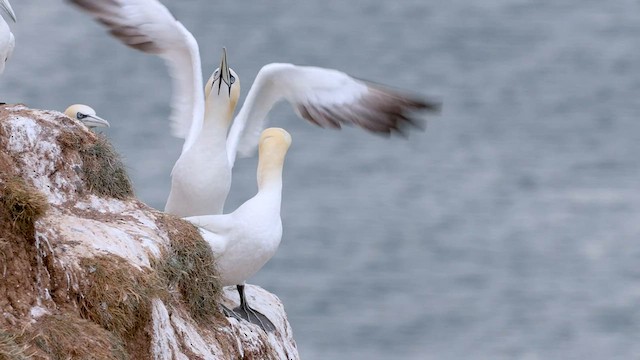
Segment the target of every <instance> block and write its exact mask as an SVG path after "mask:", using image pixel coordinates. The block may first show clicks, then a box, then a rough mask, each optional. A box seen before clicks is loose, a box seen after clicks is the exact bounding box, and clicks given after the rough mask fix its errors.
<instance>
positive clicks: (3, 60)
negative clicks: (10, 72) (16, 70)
mask: <svg viewBox="0 0 640 360" xmlns="http://www.w3.org/2000/svg"><path fill="white" fill-rule="evenodd" d="M0 8H2V10H4V11H5V12H6V13H7V15H9V17H11V20H13V22H16V14H15V13H14V12H13V9H12V8H11V4H9V0H0ZM15 46H16V39H15V37H14V36H13V33H12V32H11V30H10V29H9V25H8V24H7V22H6V21H4V19H3V18H2V17H0V74H2V73H3V72H4V68H5V66H6V64H7V61H8V60H9V58H10V57H11V55H12V54H13V48H14V47H15Z"/></svg>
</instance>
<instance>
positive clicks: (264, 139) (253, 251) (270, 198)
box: [185, 128, 291, 330]
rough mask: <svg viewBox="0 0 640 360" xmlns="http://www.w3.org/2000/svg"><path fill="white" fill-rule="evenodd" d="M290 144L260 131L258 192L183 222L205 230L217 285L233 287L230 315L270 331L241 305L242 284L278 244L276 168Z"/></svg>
mask: <svg viewBox="0 0 640 360" xmlns="http://www.w3.org/2000/svg"><path fill="white" fill-rule="evenodd" d="M290 145H291V136H290V135H289V133H288V132H286V131H285V130H284V129H280V128H269V129H266V130H264V131H263V132H262V136H261V137H260V140H259V153H258V171H257V180H258V193H257V194H256V195H255V196H254V197H252V198H251V199H249V200H247V201H246V202H245V203H244V204H242V205H241V206H240V207H238V209H236V210H235V211H234V212H232V213H230V214H225V215H205V216H191V217H187V218H185V220H188V221H190V222H192V223H193V224H195V225H197V226H199V227H201V228H203V229H204V230H206V231H203V232H202V235H203V238H204V239H205V240H206V241H207V242H209V244H210V245H211V247H212V250H213V252H214V254H215V255H216V266H217V268H218V271H219V273H220V281H221V284H222V285H223V286H230V285H236V286H237V289H238V293H239V294H240V306H239V307H238V308H236V309H234V310H233V312H234V313H236V314H239V315H240V316H241V317H242V318H244V319H245V320H248V321H250V322H253V323H257V324H258V325H261V326H262V327H263V329H265V330H272V329H273V328H274V327H273V324H272V323H271V321H270V320H269V319H268V318H267V317H266V316H264V315H262V314H260V313H259V312H257V311H255V310H253V309H252V308H251V307H250V306H249V305H248V304H247V300H246V297H245V296H244V283H245V281H246V280H247V279H248V278H250V277H251V276H253V275H254V274H255V273H257V272H258V271H259V270H260V269H261V268H262V267H263V266H264V265H265V264H266V263H267V261H269V259H271V257H272V256H273V255H274V254H275V252H276V250H277V249H278V245H279V244H280V240H281V238H282V221H281V219H280V205H281V199H282V168H283V165H284V158H285V155H286V154H287V150H288V149H289V146H290Z"/></svg>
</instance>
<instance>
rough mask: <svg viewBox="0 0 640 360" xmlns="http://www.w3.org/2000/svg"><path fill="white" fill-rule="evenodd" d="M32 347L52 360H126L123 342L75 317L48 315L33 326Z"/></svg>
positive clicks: (95, 325)
mask: <svg viewBox="0 0 640 360" xmlns="http://www.w3.org/2000/svg"><path fill="white" fill-rule="evenodd" d="M29 338H30V339H29V343H30V344H33V346H34V350H35V351H36V354H37V355H45V356H46V358H48V359H54V360H66V359H105V360H125V359H129V358H130V357H129V354H128V353H127V351H126V350H125V347H124V344H123V342H122V340H120V339H119V338H118V337H117V336H115V335H114V334H113V333H111V332H109V331H107V330H105V329H103V328H102V327H100V326H99V325H97V324H94V323H93V322H91V321H89V320H85V319H82V318H79V317H77V316H73V315H44V316H42V317H41V318H40V319H38V322H37V323H35V324H33V325H32V330H31V331H30V334H29ZM42 353H43V354H42Z"/></svg>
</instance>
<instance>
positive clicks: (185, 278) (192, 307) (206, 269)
mask: <svg viewBox="0 0 640 360" xmlns="http://www.w3.org/2000/svg"><path fill="white" fill-rule="evenodd" d="M159 224H160V226H161V227H163V228H164V230H165V231H166V232H167V233H168V235H169V239H170V241H171V242H170V248H169V249H167V251H166V252H165V253H164V254H163V256H162V258H161V259H158V260H156V261H155V263H154V264H153V267H154V268H155V269H156V270H157V271H158V274H159V276H160V277H162V278H163V279H164V280H165V281H166V282H167V284H168V286H169V288H170V289H177V290H178V291H179V292H180V294H181V295H182V298H183V301H184V303H185V305H186V306H187V309H188V310H189V312H190V314H191V315H192V316H193V318H194V319H195V320H196V321H198V322H200V323H203V322H208V321H211V318H212V317H213V316H216V315H219V314H220V311H219V310H218V304H219V302H220V299H221V296H222V286H221V285H220V280H219V275H218V270H217V268H216V262H215V258H214V255H213V252H212V251H211V247H210V246H209V244H208V243H207V242H206V241H204V239H202V236H201V235H200V233H199V232H198V229H197V228H196V227H195V226H194V225H193V224H191V223H189V222H187V221H184V220H182V219H179V218H177V217H175V216H173V215H169V214H161V215H160V219H159Z"/></svg>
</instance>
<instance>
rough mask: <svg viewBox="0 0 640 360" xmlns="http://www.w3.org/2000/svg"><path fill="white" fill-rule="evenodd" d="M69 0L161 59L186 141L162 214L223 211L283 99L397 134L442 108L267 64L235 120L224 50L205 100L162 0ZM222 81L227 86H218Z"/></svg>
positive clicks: (316, 72) (309, 112) (325, 123)
mask: <svg viewBox="0 0 640 360" xmlns="http://www.w3.org/2000/svg"><path fill="white" fill-rule="evenodd" d="M69 1H70V2H71V3H73V4H75V5H77V6H79V7H80V8H81V9H83V10H84V11H86V12H88V13H90V14H92V15H93V16H94V17H95V18H96V19H97V20H98V21H99V22H100V23H102V24H104V25H105V26H107V28H108V29H109V31H110V33H111V34H112V35H113V36H115V37H117V38H118V39H120V41H121V42H123V43H124V44H126V45H128V46H130V47H133V48H135V49H137V50H140V51H143V52H146V53H151V54H155V55H158V56H160V57H162V58H163V59H164V60H165V61H166V63H167V65H168V67H169V72H170V73H171V76H172V78H173V95H172V96H173V100H172V115H171V119H172V121H171V126H172V133H173V135H175V136H177V137H181V138H184V139H185V142H184V145H183V148H182V153H181V155H180V158H179V159H178V161H177V162H176V164H175V166H174V168H173V170H172V172H171V176H172V185H171V193H170V195H169V199H168V201H167V205H166V207H165V211H166V212H169V213H173V214H175V215H178V216H181V217H184V216H191V215H205V214H221V213H222V210H223V207H224V202H225V200H226V198H227V194H228V193H229V189H230V187H231V169H232V168H233V165H234V162H235V159H236V153H237V152H238V151H239V152H240V153H241V154H242V155H248V154H250V153H251V151H252V150H253V149H254V148H255V146H256V145H257V139H258V136H259V135H260V131H261V130H262V129H263V128H264V126H265V125H266V116H267V114H268V112H269V111H270V110H271V108H272V107H273V105H274V104H275V103H276V102H278V101H280V100H287V101H288V102H289V103H290V104H291V105H292V106H293V107H294V109H295V111H296V112H297V114H298V115H299V116H300V117H302V118H305V119H307V120H309V121H310V122H312V123H314V124H316V125H318V126H321V127H332V128H340V127H341V125H343V124H347V125H355V126H359V127H361V128H364V129H366V130H369V131H372V132H376V133H382V134H389V133H391V132H393V131H398V132H401V131H402V129H403V126H404V125H406V124H415V120H414V119H412V118H411V112H412V111H414V110H438V109H439V104H438V103H436V102H430V101H426V100H423V99H418V98H416V97H413V96H408V95H406V94H403V93H400V92H398V91H396V90H392V89H389V88H387V87H384V86H382V85H377V84H372V83H369V82H365V81H362V80H356V79H354V78H352V77H350V76H348V75H347V74H345V73H342V72H340V71H336V70H332V69H323V68H317V67H306V66H295V65H292V64H267V65H265V66H264V67H262V69H261V70H260V71H259V72H258V74H257V76H256V79H255V81H254V83H253V86H252V87H251V89H250V90H249V93H248V94H247V98H246V100H245V102H244V104H243V106H242V108H241V109H240V111H239V112H238V115H237V116H236V117H235V119H234V118H233V113H234V110H235V106H236V104H237V101H238V97H239V94H240V91H239V87H240V85H239V79H238V76H237V74H235V72H234V71H233V70H231V69H229V68H228V65H227V63H226V55H223V61H222V64H221V66H220V68H218V69H217V70H216V71H215V72H214V73H213V75H212V76H211V78H210V80H209V84H207V86H206V89H205V94H206V95H205V96H206V97H207V99H206V100H205V99H204V98H203V96H202V92H201V91H202V72H201V64H200V52H199V48H198V44H197V42H196V40H195V38H194V37H193V35H192V34H191V33H190V32H189V31H188V30H187V29H186V28H185V27H184V26H183V25H182V24H181V23H180V22H179V21H177V20H176V19H175V18H174V17H173V15H171V13H170V12H169V10H167V8H166V7H165V6H163V5H162V4H161V3H160V2H158V1H157V0H69ZM234 81H235V82H234ZM223 83H224V84H225V85H224V90H226V91H222V89H223V85H222V84H223ZM213 89H215V90H216V91H212V90H213ZM236 89H237V90H236ZM205 103H206V104H205ZM205 107H206V110H205ZM232 122H233V125H232V126H231V129H230V130H229V129H228V127H229V126H230V125H231V123H232ZM228 130H229V133H228V136H227V131H228ZM190 150H192V151H190ZM225 155H226V158H227V159H226V160H225Z"/></svg>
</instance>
